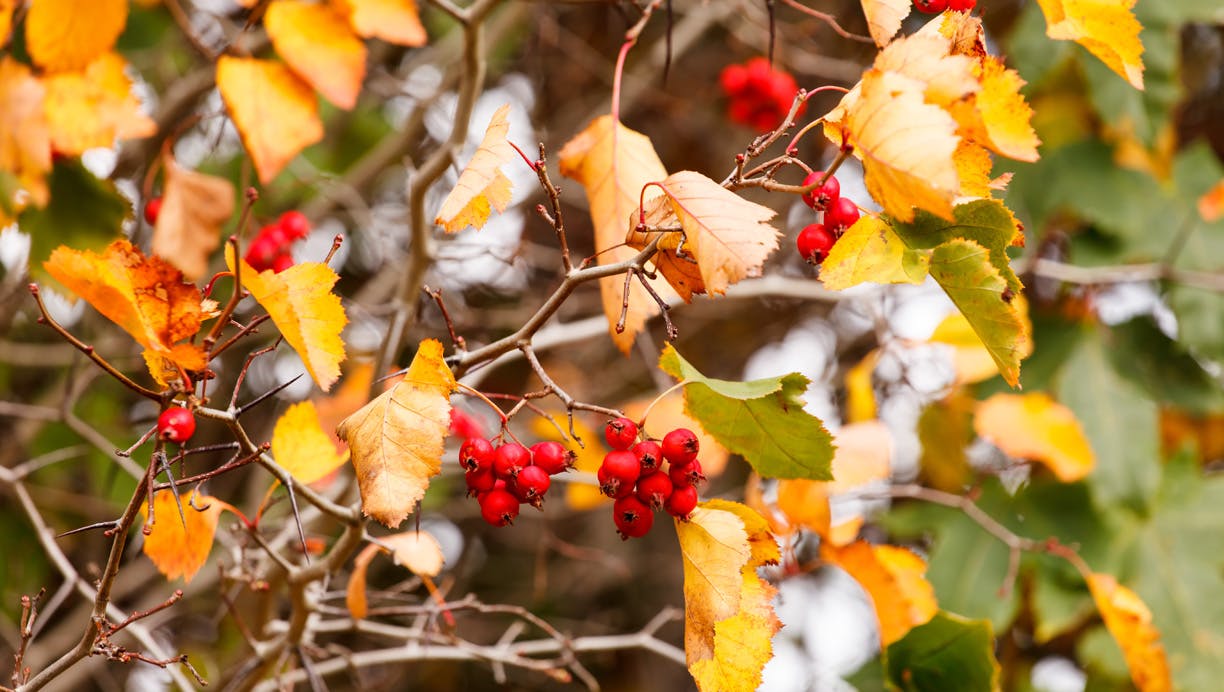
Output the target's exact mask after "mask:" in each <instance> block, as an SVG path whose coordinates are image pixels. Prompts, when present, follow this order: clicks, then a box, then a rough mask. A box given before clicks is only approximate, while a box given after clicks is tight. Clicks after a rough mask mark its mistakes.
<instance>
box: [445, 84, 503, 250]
mask: <svg viewBox="0 0 1224 692" xmlns="http://www.w3.org/2000/svg"><path fill="white" fill-rule="evenodd" d="M509 114H510V104H508V103H507V104H506V105H504V106H502V107H501V108H498V109H497V112H496V113H494V114H493V118H492V119H491V120H489V126H488V128H486V129H485V134H484V139H482V140H480V148H478V149H477V150H476V153H475V154H474V155H473V156H472V160H471V161H468V164H467V166H465V167H464V169H463V172H462V173H460V174H459V180H458V181H457V182H456V183H455V187H454V189H452V190H451V191H450V194H449V195H447V196H446V200H445V201H444V202H442V207H441V208H440V209H439V210H438V215H437V217H436V218H435V219H434V223H436V224H438V225H439V226H442V227H443V228H445V229H446V232H447V233H457V232H459V231H462V230H463V229H465V228H467V227H468V226H473V227H475V228H477V229H479V228H483V227H484V225H485V222H486V221H488V220H489V214H490V213H491V212H492V210H493V209H496V210H497V211H498V212H503V211H505V210H506V205H507V204H509V203H510V179H509V178H507V177H506V176H505V175H504V174H503V173H502V172H501V170H499V169H500V168H501V166H502V165H504V164H505V163H506V162H507V161H509V160H510V159H511V158H513V157H514V147H512V146H510V141H509V140H507V139H506V133H507V132H509V131H510V121H509V120H507V119H506V118H507V116H508V115H509Z"/></svg>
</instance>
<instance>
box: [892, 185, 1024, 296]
mask: <svg viewBox="0 0 1224 692" xmlns="http://www.w3.org/2000/svg"><path fill="white" fill-rule="evenodd" d="M952 214H953V217H954V220H953V221H948V220H947V219H943V218H940V217H938V216H935V215H934V214H931V213H929V212H925V211H921V210H919V211H918V214H917V215H916V216H915V217H914V221H913V223H896V222H894V223H893V231H894V232H895V233H896V234H897V236H898V237H899V238H901V240H902V241H903V242H904V243H905V244H906V245H907V246H908V247H909V248H911V249H913V250H934V249H935V248H937V247H938V246H940V245H943V244H945V243H947V242H949V241H952V240H957V239H967V240H971V241H973V242H974V243H976V244H978V245H980V246H982V247H983V248H986V249H987V250H989V252H990V263H991V264H992V265H994V268H995V269H997V270H998V272H999V276H1001V277H1002V278H1003V279H1004V280H1005V281H1006V282H1007V284H1006V285H1007V287H1008V288H1010V289H1011V290H1012V292H1013V293H1019V292H1020V290H1021V289H1022V288H1023V286H1022V285H1021V284H1020V279H1018V278H1016V274H1015V272H1013V271H1012V269H1011V261H1010V260H1009V259H1008V257H1007V248H1008V247H1009V246H1010V245H1011V244H1012V241H1013V240H1015V238H1016V236H1017V235H1018V234H1019V233H1020V229H1019V227H1017V226H1016V219H1015V217H1014V216H1012V213H1011V212H1010V211H1008V210H1007V207H1005V206H1003V203H1002V202H1000V201H999V200H997V199H979V200H974V201H972V202H968V203H966V204H960V205H957V207H956V208H955V209H953V210H952ZM932 261H933V259H932Z"/></svg>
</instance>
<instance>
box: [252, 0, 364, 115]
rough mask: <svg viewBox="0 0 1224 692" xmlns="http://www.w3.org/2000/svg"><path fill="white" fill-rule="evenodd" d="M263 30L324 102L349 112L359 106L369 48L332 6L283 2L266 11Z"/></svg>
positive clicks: (293, 1)
mask: <svg viewBox="0 0 1224 692" xmlns="http://www.w3.org/2000/svg"><path fill="white" fill-rule="evenodd" d="M264 28H265V29H267V31H268V38H270V39H272V47H273V48H275V49H276V52H277V53H278V54H280V56H281V57H282V58H284V60H285V62H286V63H288V64H289V67H291V68H292V69H293V71H294V72H296V73H297V74H298V76H300V77H301V78H302V79H304V80H306V83H308V84H310V86H312V87H314V88H315V90H316V91H318V92H319V93H320V94H323V96H324V98H326V99H327V100H328V101H331V102H332V103H334V104H336V105H337V106H339V107H340V108H343V109H345V110H350V109H352V108H353V106H355V105H357V96H358V94H360V93H361V82H362V80H364V79H365V70H366V48H365V44H364V43H362V42H361V39H359V38H357V36H356V35H355V34H354V33H353V32H352V30H350V29H349V26H348V23H347V22H346V21H345V18H344V16H343V15H342V14H341V13H340V12H338V11H337V10H336V9H335V8H333V7H331V6H330V5H325V4H314V3H308V2H302V1H301V0H280V1H279V2H274V3H272V4H271V5H269V6H268V11H267V13H266V14H265V15H264Z"/></svg>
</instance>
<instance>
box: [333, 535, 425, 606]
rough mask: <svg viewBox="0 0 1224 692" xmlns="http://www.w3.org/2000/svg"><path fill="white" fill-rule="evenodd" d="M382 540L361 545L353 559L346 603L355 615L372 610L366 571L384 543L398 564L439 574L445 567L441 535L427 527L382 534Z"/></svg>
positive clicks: (418, 572) (420, 573)
mask: <svg viewBox="0 0 1224 692" xmlns="http://www.w3.org/2000/svg"><path fill="white" fill-rule="evenodd" d="M378 540H379V543H381V544H382V545H379V544H376V543H371V544H369V545H367V546H366V547H364V548H362V549H361V552H360V553H358V554H357V557H356V558H354V559H353V571H352V573H351V574H349V580H348V586H347V587H346V588H345V592H344V605H345V607H347V608H348V611H349V614H350V615H352V616H353V619H355V620H360V619H362V618H364V617H365V616H366V615H367V614H368V613H369V612H370V609H369V602H368V600H367V599H366V573H367V572H368V571H369V568H370V562H371V561H373V559H374V557H375V556H376V555H378V554H379V553H385V552H387V550H386V548H384V547H383V546H388V547H390V548H391V549H392V550H394V553H393V554H392V557H393V558H394V559H395V564H397V565H399V566H401V567H403V568H405V569H407V570H408V571H409V572H412V573H413V574H416V575H418V576H421V577H425V578H429V577H436V576H438V573H439V572H441V571H442V562H443V557H442V546H440V545H438V539H436V538H434V537H433V534H431V533H429V532H428V531H416V530H412V531H405V532H403V533H395V534H391V535H390V536H379V538H378Z"/></svg>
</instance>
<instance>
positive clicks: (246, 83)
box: [217, 55, 323, 183]
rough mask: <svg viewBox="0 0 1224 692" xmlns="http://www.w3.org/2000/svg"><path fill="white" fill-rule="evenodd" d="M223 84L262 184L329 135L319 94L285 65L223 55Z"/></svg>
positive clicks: (220, 80) (219, 83) (220, 83)
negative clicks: (321, 114) (324, 124)
mask: <svg viewBox="0 0 1224 692" xmlns="http://www.w3.org/2000/svg"><path fill="white" fill-rule="evenodd" d="M217 88H218V89H219V90H220V91H221V97H222V98H223V99H224V100H225V107H226V108H228V109H229V113H230V117H231V118H233V120H234V127H236V128H237V129H238V134H239V135H241V136H242V144H243V146H245V147H246V150H247V152H248V153H249V154H250V155H251V160H252V161H254V162H255V170H256V172H258V173H259V181H260V182H261V183H267V182H269V181H271V180H272V178H274V177H276V174H277V173H279V172H280V171H281V169H282V168H284V167H285V164H287V163H289V161H290V160H291V159H293V157H295V156H297V155H298V153H299V152H301V151H302V149H305V148H306V147H308V146H310V145H311V144H314V143H315V142H317V141H319V140H320V139H323V122H322V121H320V120H319V112H318V103H317V102H316V101H315V95H314V92H313V91H311V89H310V85H308V84H306V83H305V82H303V81H302V80H301V79H298V77H297V75H295V74H294V73H293V72H292V71H291V70H290V69H289V68H288V67H285V66H284V65H282V64H281V63H277V62H271V61H268V60H257V59H254V58H235V57H231V56H228V55H223V56H221V58H220V59H218V60H217Z"/></svg>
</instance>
